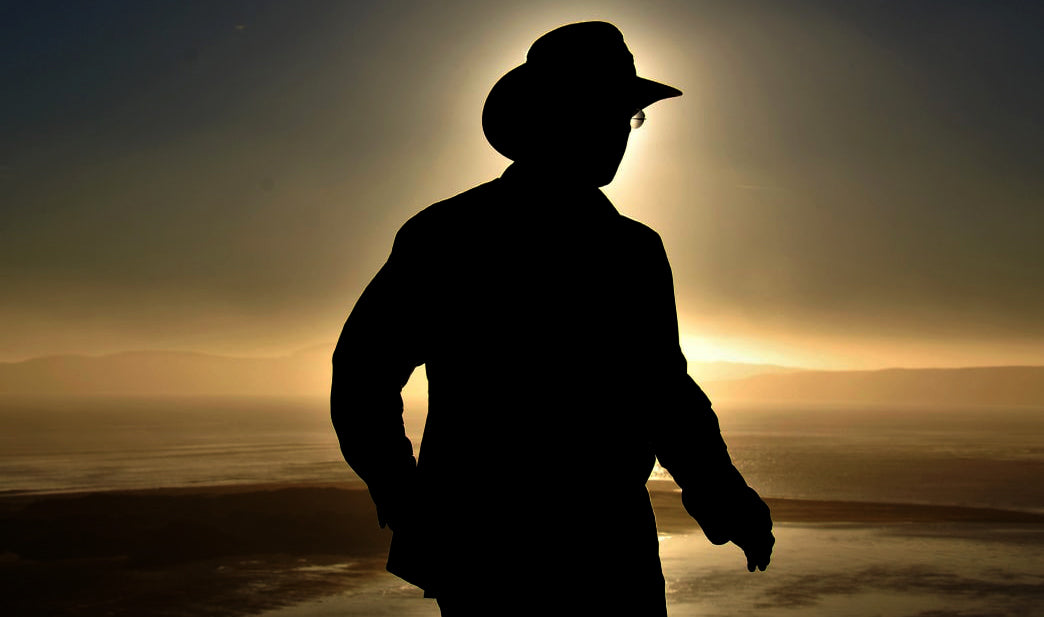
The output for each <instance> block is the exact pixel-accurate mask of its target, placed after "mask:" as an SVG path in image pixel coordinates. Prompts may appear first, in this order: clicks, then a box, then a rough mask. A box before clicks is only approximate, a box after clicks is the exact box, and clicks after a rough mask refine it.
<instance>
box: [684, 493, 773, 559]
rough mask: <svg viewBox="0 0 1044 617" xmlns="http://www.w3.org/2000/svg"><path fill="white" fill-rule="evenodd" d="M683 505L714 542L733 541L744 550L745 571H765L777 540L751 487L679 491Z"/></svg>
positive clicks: (758, 498)
mask: <svg viewBox="0 0 1044 617" xmlns="http://www.w3.org/2000/svg"><path fill="white" fill-rule="evenodd" d="M682 504H683V505H684V506H685V509H686V510H687V511H688V512H689V514H691V515H692V517H693V518H695V519H696V521H697V522H698V523H699V524H700V527H701V528H702V529H703V533H704V535H706V536H707V539H708V540H710V541H711V542H712V543H714V544H725V543H727V542H732V543H733V544H735V545H736V546H738V547H740V548H741V549H742V550H743V553H744V555H746V558H747V570H748V571H750V572H754V571H755V570H761V571H764V570H765V568H767V567H768V564H769V559H770V558H771V556H772V547H773V545H774V544H775V543H776V539H775V537H774V536H773V535H772V516H771V514H770V512H769V508H768V506H767V505H765V502H764V501H762V499H761V497H760V496H758V494H757V492H755V491H754V489H752V488H750V487H748V486H745V485H744V486H742V489H740V490H735V489H732V490H722V489H720V488H716V489H711V490H705V491H704V492H702V493H698V494H697V493H694V492H692V491H691V490H684V491H682Z"/></svg>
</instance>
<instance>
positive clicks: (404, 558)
mask: <svg viewBox="0 0 1044 617" xmlns="http://www.w3.org/2000/svg"><path fill="white" fill-rule="evenodd" d="M420 364H425V365H426V370H427V375H428V383H429V411H428V419H427V424H426V426H425V428H424V438H423V442H422V448H421V451H420V456H419V460H418V461H417V463H416V465H414V461H413V458H412V450H411V446H410V444H409V442H408V440H407V439H406V437H405V434H404V432H403V426H402V419H401V405H402V403H401V398H400V397H399V393H400V389H401V387H402V385H403V384H405V382H406V380H407V379H408V378H409V375H410V373H411V372H412V370H413V369H414V368H415V367H416V366H418V365H420ZM332 403H333V405H332V409H333V416H334V423H335V426H336V428H337V432H338V435H339V438H340V440H341V446H342V450H343V452H344V455H345V458H346V460H347V461H348V462H349V464H350V465H351V466H352V467H353V468H354V469H355V470H356V471H357V473H358V474H359V475H360V476H361V477H362V478H363V480H365V481H366V482H367V484H368V486H369V487H370V489H371V493H372V495H373V497H374V500H375V502H376V503H377V506H378V513H379V516H380V517H381V519H382V521H384V522H388V523H390V524H391V526H392V528H393V529H394V530H395V533H394V537H393V542H392V548H391V554H390V556H389V570H391V571H392V572H394V573H396V574H398V575H400V576H402V577H403V578H405V579H406V580H409V581H410V582H413V583H415V584H418V585H419V586H421V587H423V588H425V589H426V591H428V592H431V593H434V594H436V595H438V596H440V597H443V596H449V595H462V594H469V593H478V591H477V590H483V591H482V593H495V594H500V595H504V594H507V595H514V594H519V593H520V594H522V595H523V596H528V595H534V594H535V595H551V596H553V594H557V593H563V592H566V591H568V592H569V593H572V594H573V595H574V596H577V595H579V596H582V597H583V604H584V606H588V607H590V606H591V602H592V601H593V600H592V598H605V599H606V601H608V602H609V604H610V605H612V606H616V607H621V606H628V605H631V604H633V606H639V605H642V603H646V604H645V606H652V607H654V609H652V610H653V612H652V613H643V614H660V613H659V612H658V611H660V610H661V609H662V606H663V577H662V574H661V570H660V563H659V557H658V544H657V537H656V529H655V521H654V518H653V512H652V509H651V506H650V502H649V497H648V493H647V491H646V488H645V482H646V480H647V479H648V476H649V473H650V471H651V470H652V468H653V464H654V462H655V460H656V457H657V456H659V457H660V460H661V462H663V464H664V465H665V466H666V467H667V468H668V469H669V470H670V471H671V472H672V474H673V475H674V476H675V478H676V479H677V480H678V482H679V484H680V485H682V486H683V488H687V490H688V489H689V488H692V489H693V490H698V485H699V484H700V483H701V482H704V480H703V478H712V479H713V481H714V482H731V483H737V482H738V483H740V484H742V482H743V481H742V479H741V478H739V474H738V473H737V472H736V471H735V469H734V468H733V467H732V465H731V462H730V460H729V456H728V453H727V451H726V449H725V445H724V442H723V441H722V439H721V436H720V433H719V430H718V424H717V419H716V418H715V416H714V413H713V412H712V411H711V408H710V403H709V401H708V400H707V399H706V397H705V396H704V395H703V392H702V391H701V390H700V389H699V388H698V387H697V386H696V384H695V383H694V382H693V381H692V380H691V379H690V378H689V377H688V376H687V374H686V367H685V359H684V357H683V356H682V354H681V351H680V349H679V346H678V327H677V317H676V311H675V304H674V290H673V283H672V280H671V272H670V267H669V265H668V262H667V258H666V255H665V253H664V249H663V246H662V243H661V242H660V239H659V237H658V236H657V234H656V233H655V232H653V231H652V230H650V229H649V228H647V227H645V226H644V225H642V224H640V223H637V222H635V221H632V220H631V219H628V218H626V217H624V216H622V215H620V214H619V213H618V212H617V211H616V210H615V209H614V208H613V206H612V204H611V203H610V202H609V200H608V199H606V198H605V196H604V195H603V194H602V193H601V192H600V191H599V190H598V189H595V188H588V189H577V188H565V187H563V186H561V185H558V184H555V183H553V182H549V181H547V180H543V179H541V177H540V176H539V175H536V174H532V173H528V172H527V171H526V170H525V168H523V167H521V166H520V165H519V164H515V165H513V166H512V167H510V168H509V169H508V170H507V171H506V172H505V174H504V176H503V177H502V178H499V179H497V180H494V181H492V182H489V183H487V184H484V185H482V186H479V187H477V188H475V189H472V190H470V191H467V192H465V193H462V194H460V195H458V196H456V197H454V198H452V199H449V200H446V201H444V202H441V203H438V204H435V205H434V206H431V207H430V208H427V209H426V210H424V211H422V212H421V213H420V214H418V215H417V216H415V217H414V218H412V219H411V220H410V221H408V222H407V223H406V224H405V225H404V226H403V228H402V229H401V230H400V232H399V234H398V235H397V237H396V241H395V245H394V247H393V251H392V255H391V257H390V258H389V260H388V262H387V264H386V265H385V266H384V267H383V268H382V269H381V271H380V272H379V273H378V274H377V276H376V277H375V278H374V280H373V281H372V282H371V283H370V285H369V286H368V287H367V289H366V291H365V292H364V294H363V296H362V297H361V298H360V300H359V302H358V304H357V305H356V307H355V309H354V310H353V311H352V314H351V315H350V317H349V319H348V321H347V323H346V324H345V328H344V331H343V333H342V335H341V339H340V341H339V342H338V346H337V350H336V352H335V355H334V388H333V394H332ZM686 484H688V487H686ZM744 486H745V484H744ZM600 601H601V600H600ZM628 603H631V604H628Z"/></svg>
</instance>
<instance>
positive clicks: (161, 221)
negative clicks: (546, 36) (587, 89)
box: [0, 0, 1044, 368]
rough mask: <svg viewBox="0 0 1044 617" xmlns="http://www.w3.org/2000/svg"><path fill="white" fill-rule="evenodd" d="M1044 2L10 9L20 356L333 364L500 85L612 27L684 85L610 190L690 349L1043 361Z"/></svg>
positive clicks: (14, 310)
mask: <svg viewBox="0 0 1044 617" xmlns="http://www.w3.org/2000/svg"><path fill="white" fill-rule="evenodd" d="M1042 6H1044V5H1041V4H1039V3H1031V2H1014V1H1013V2H1004V1H990V2H986V1H981V2H966V1H961V0H952V1H933V2H917V1H911V2H798V1H796V2H777V1H764V2H744V1H738V2H737V1H720V2H691V1H685V2H683V1H678V2H660V1H647V2H634V1H633V0H632V1H629V2H567V1H554V2H539V1H533V0H528V1H525V2H514V3H508V2H502V3H497V2H480V1H477V0H475V1H455V2H441V3H428V2H322V3H318V2H277V1H271V2H245V1H241V0H234V1H228V2H217V3H212V2H188V3H166V4H163V5H162V6H158V7H157V6H152V5H151V4H150V5H148V6H146V3H137V2H90V3H50V2H16V3H11V4H7V5H5V7H7V8H4V9H2V10H0V49H2V52H3V53H2V56H0V57H2V58H3V61H2V62H0V79H2V82H0V83H2V84H3V88H2V91H3V94H2V95H0V127H2V129H0V135H2V138H0V201H2V209H3V210H2V214H3V218H2V224H0V280H2V282H3V289H4V291H3V293H2V294H0V360H19V359H23V358H27V357H31V356H36V355H42V354H52V353H105V352H112V351H120V350H128V349H181V350H197V351H205V352H214V353H225V354H237V355H253V354H279V353H283V352H288V351H291V350H295V349H298V348H302V347H307V346H312V345H320V344H329V345H332V344H333V341H334V340H335V338H336V336H337V334H338V332H339V330H340V327H341V324H342V322H343V319H344V317H345V315H346V314H347V312H348V310H349V309H350V308H351V306H352V304H353V303H354V302H355V299H356V298H357V297H358V294H359V293H360V292H361V290H362V288H363V286H364V285H365V284H366V282H367V281H368V280H369V279H370V277H371V276H372V275H373V274H374V272H375V271H376V269H377V268H378V267H379V266H380V264H381V263H382V262H383V260H384V259H385V257H386V256H387V253H388V250H389V248H390V245H391V240H392V237H393V235H394V233H395V230H396V229H397V228H398V226H399V225H400V224H401V223H402V222H403V221H404V220H406V219H407V218H408V217H409V216H411V215H412V214H413V213H415V212H417V211H418V210H420V209H421V208H423V207H425V206H426V205H428V204H430V203H432V202H434V201H438V200H440V199H443V198H445V197H448V196H450V195H453V194H455V193H457V192H460V191H462V190H465V189H467V188H470V187H471V186H474V185H476V184H478V183H481V182H484V181H486V180H489V179H491V178H493V177H495V176H497V175H499V174H500V172H501V171H502V170H503V168H504V167H505V166H506V165H507V163H508V162H507V161H506V160H505V159H503V158H501V157H500V156H499V155H497V154H496V153H495V152H494V151H493V150H492V148H490V147H489V146H488V145H487V144H486V142H485V139H484V138H483V135H482V131H481V126H480V121H479V118H480V112H481V109H482V104H483V101H484V98H485V95H486V93H487V92H488V91H489V88H490V87H491V86H492V84H493V83H494V82H495V81H496V79H497V78H498V77H499V76H500V75H502V74H503V73H504V72H506V71H507V70H509V69H511V68H512V67H514V66H515V65H517V64H518V63H519V62H521V61H522V59H523V54H524V52H525V50H526V49H527V48H528V46H529V44H530V43H531V42H532V41H533V40H534V39H535V38H536V37H537V36H539V35H540V34H541V33H543V32H545V31H546V30H549V29H551V28H553V27H555V26H558V25H561V24H563V23H567V22H571V21H579V20H587V19H605V20H608V21H612V22H614V23H616V24H617V25H618V26H619V27H620V28H621V30H622V31H623V32H624V36H625V38H626V40H627V42H628V44H629V46H630V47H631V49H632V51H633V52H634V54H635V56H636V62H637V66H638V70H639V73H640V74H642V75H645V76H647V77H651V78H653V79H657V80H662V81H665V82H667V83H670V84H672V85H676V86H678V87H679V88H681V89H682V90H683V91H684V92H685V95H684V96H682V97H681V98H677V99H671V100H668V101H663V102H661V103H658V104H656V105H654V106H652V107H651V108H650V109H648V110H646V112H647V114H648V122H647V123H646V125H645V126H644V127H643V128H642V129H641V130H640V131H637V132H635V133H634V134H633V136H632V141H631V146H630V149H629V151H628V154H627V156H626V157H625V159H624V163H623V165H622V168H621V172H620V175H619V176H618V177H617V180H616V181H615V182H614V183H613V184H611V185H610V186H609V187H608V189H607V193H608V194H609V196H610V197H611V198H612V199H613V200H614V203H615V204H616V205H617V207H618V209H620V210H621V211H622V212H623V213H625V214H626V215H628V216H631V217H632V218H636V219H638V220H640V221H643V222H645V223H647V224H649V225H651V226H652V227H653V228H655V229H657V230H658V231H659V232H660V233H661V235H662V236H663V238H664V242H665V244H666V246H667V250H668V253H669V255H670V257H671V260H672V264H673V267H674V273H675V282H676V287H677V295H678V304H679V311H680V314H681V319H682V335H683V342H684V346H685V348H686V351H687V353H688V354H689V356H690V359H693V360H713V359H725V360H738V361H752V362H773V363H781V364H793V365H802V366H814V367H826V368H872V367H882V366H955V365H983V364H1044V319H1042V318H1041V316H1042V315H1044V242H1042V241H1041V237H1042V235H1044V234H1042V232H1044V173H1042V170H1044V114H1042V113H1041V111H1040V110H1041V109H1044V80H1042V79H1041V73H1040V70H1041V67H1042V66H1044V37H1041V35H1040V33H1041V27H1042V25H1044V8H1042ZM58 7H60V8H58ZM533 113H534V114H540V115H543V116H546V117H547V123H546V130H549V131H553V130H555V126H556V125H558V124H561V123H565V122H568V121H569V118H567V117H561V116H559V115H557V114H556V110H554V109H536V110H533ZM540 207H541V206H540V204H533V208H535V209H539V208H540ZM547 216H548V217H552V218H553V217H554V216H555V213H554V212H550V211H549V212H547ZM416 308H417V310H418V311H421V310H423V298H418V299H417V307H416ZM507 338H508V335H505V339H507Z"/></svg>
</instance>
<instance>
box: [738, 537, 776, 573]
mask: <svg viewBox="0 0 1044 617" xmlns="http://www.w3.org/2000/svg"><path fill="white" fill-rule="evenodd" d="M775 543H776V538H775V537H774V536H773V535H772V533H771V532H769V533H767V534H766V535H765V536H763V537H761V538H758V539H757V540H748V541H746V542H743V543H742V544H741V545H740V548H742V549H743V554H744V556H746V558H747V571H748V572H754V571H755V570H761V571H762V572H764V571H765V568H767V567H768V565H769V561H770V560H771V558H772V547H773V546H774V545H775Z"/></svg>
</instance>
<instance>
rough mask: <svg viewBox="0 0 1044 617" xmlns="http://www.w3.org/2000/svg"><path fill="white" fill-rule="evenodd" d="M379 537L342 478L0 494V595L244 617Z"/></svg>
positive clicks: (76, 611)
mask: <svg viewBox="0 0 1044 617" xmlns="http://www.w3.org/2000/svg"><path fill="white" fill-rule="evenodd" d="M650 487H651V492H652V497H653V504H654V506H655V509H656V516H657V520H658V523H659V527H660V529H661V531H665V532H668V533H686V532H691V531H695V530H696V529H697V527H696V524H695V522H694V521H693V520H692V519H691V518H690V517H689V516H688V515H687V514H686V513H685V510H684V508H683V507H682V505H681V501H680V498H679V494H678V493H677V492H675V490H674V485H673V484H671V483H669V482H650ZM766 501H767V502H768V504H769V506H770V507H771V508H772V513H773V519H774V520H775V521H776V522H777V523H787V522H795V523H811V524H815V523H823V524H832V523H855V524H882V525H887V524H900V523H994V524H1020V525H1034V526H1035V525H1042V524H1044V515H1042V514H1035V513H1031V512H1015V511H1009V510H995V509H986V508H967V507H956V506H931V505H912V504H885V503H859V502H835V501H807V500H790V499H768V500H766ZM583 524H584V523H583V521H578V522H577V525H578V526H581V527H582V526H583ZM388 540H389V535H388V534H386V533H385V532H384V531H382V530H380V529H379V528H378V527H377V524H376V514H375V512H374V510H373V504H372V501H371V500H370V498H369V495H368V494H367V492H366V491H365V490H364V489H361V488H358V487H356V486H351V485H336V486H335V485H329V484H326V485H318V484H317V485H297V486H286V485H249V486H211V487H193V488H176V489H152V490H141V491H119V492H117V491H114V492H98V493H65V494H48V495H8V496H0V594H2V597H3V598H4V605H5V606H6V607H7V609H6V610H5V611H4V613H5V614H11V615H24V616H27V617H28V616H33V615H41V616H42V615H48V616H55V617H61V616H63V615H114V616H120V615H143V614H148V615H170V616H178V615H200V616H217V615H247V614H251V613H256V612H259V611H262V610H264V609H268V608H274V607H277V606H280V605H287V604H293V603H296V602H300V601H303V600H306V599H309V598H314V597H318V596H322V595H325V594H329V593H336V592H338V591H341V590H344V589H348V588H350V587H351V586H352V585H354V584H357V583H358V582H359V581H360V580H361V579H364V578H366V577H371V576H374V575H376V574H379V573H381V572H383V569H384V557H385V556H386V555H387V549H388ZM348 563H350V564H352V565H351V566H343V565H341V566H338V565H337V564H348ZM317 565H318V566H323V565H326V566H333V567H329V568H310V567H308V566H317ZM56 590H60V591H56Z"/></svg>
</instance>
